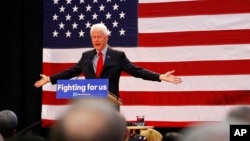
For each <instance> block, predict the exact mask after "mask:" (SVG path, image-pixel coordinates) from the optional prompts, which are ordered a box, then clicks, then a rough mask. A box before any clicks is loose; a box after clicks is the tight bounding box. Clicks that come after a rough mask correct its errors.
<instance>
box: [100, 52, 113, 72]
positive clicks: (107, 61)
mask: <svg viewBox="0 0 250 141" xmlns="http://www.w3.org/2000/svg"><path fill="white" fill-rule="evenodd" d="M111 52H112V49H111V48H110V47H108V49H107V53H106V57H105V61H104V66H103V70H102V72H103V71H104V70H105V69H106V68H107V67H108V66H109V64H110V63H111Z"/></svg>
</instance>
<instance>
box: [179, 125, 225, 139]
mask: <svg viewBox="0 0 250 141" xmlns="http://www.w3.org/2000/svg"><path fill="white" fill-rule="evenodd" d="M181 134H183V137H182V138H181V140H180V141H229V137H230V136H229V135H230V133H229V126H228V124H226V123H225V122H223V121H222V122H216V123H207V124H200V125H195V126H190V127H186V128H184V129H183V130H182V132H181Z"/></svg>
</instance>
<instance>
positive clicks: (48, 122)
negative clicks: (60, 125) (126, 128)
mask: <svg viewBox="0 0 250 141" xmlns="http://www.w3.org/2000/svg"><path fill="white" fill-rule="evenodd" d="M128 122H132V123H133V122H135V121H128ZM55 123H56V120H47V119H42V127H45V128H53V127H54V126H55ZM204 123H209V121H197V122H194V121H185V122H184V121H183V122H170V121H145V124H146V126H154V128H157V127H164V128H166V127H180V128H183V127H194V126H195V125H199V124H204ZM213 123H214V121H213Z"/></svg>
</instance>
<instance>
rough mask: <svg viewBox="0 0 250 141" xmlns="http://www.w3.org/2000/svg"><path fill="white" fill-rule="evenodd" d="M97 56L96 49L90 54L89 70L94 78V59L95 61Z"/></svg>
mask: <svg viewBox="0 0 250 141" xmlns="http://www.w3.org/2000/svg"><path fill="white" fill-rule="evenodd" d="M95 54H96V51H95V49H94V50H92V51H91V52H90V54H89V57H88V58H89V59H90V60H88V68H90V71H91V73H93V75H94V76H95V70H94V64H93V59H94V56H95ZM86 59H87V58H86Z"/></svg>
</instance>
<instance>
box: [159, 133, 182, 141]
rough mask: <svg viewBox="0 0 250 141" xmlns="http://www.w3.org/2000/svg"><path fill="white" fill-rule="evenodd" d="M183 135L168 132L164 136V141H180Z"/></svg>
mask: <svg viewBox="0 0 250 141" xmlns="http://www.w3.org/2000/svg"><path fill="white" fill-rule="evenodd" d="M182 137H183V135H182V134H181V133H179V132H174V131H172V132H167V133H165V134H164V135H163V138H162V141H180V140H181V138H182Z"/></svg>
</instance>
